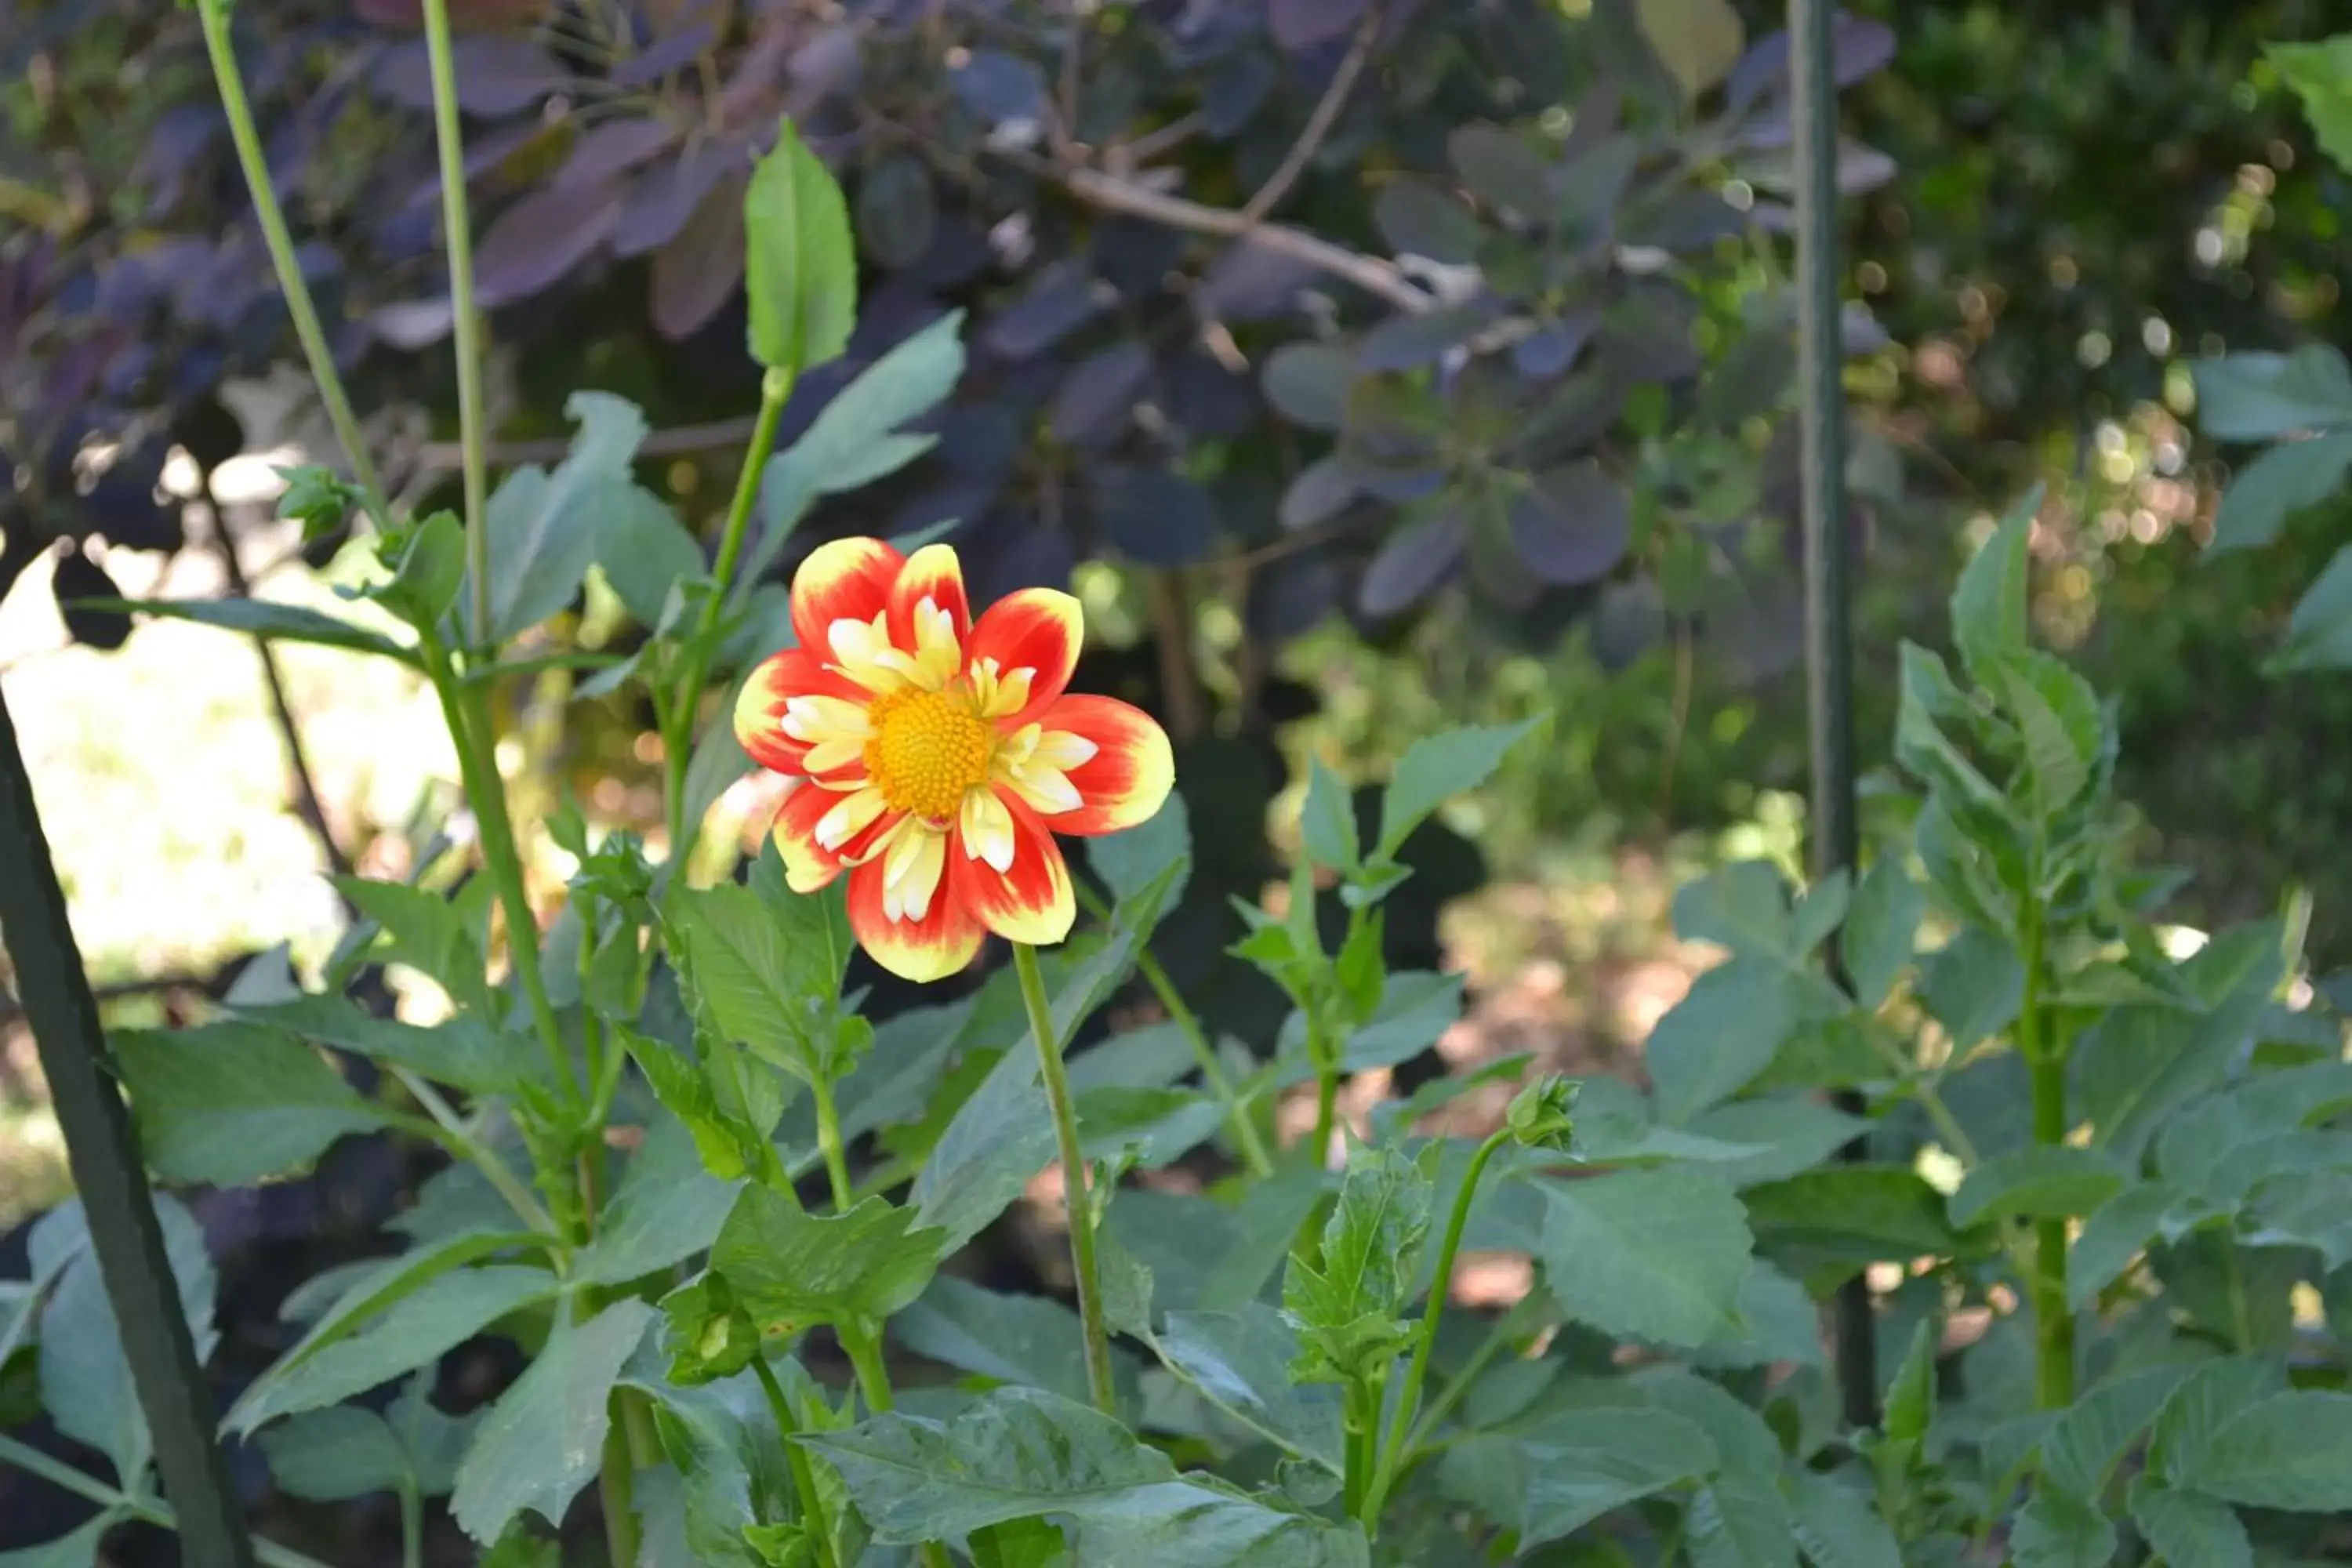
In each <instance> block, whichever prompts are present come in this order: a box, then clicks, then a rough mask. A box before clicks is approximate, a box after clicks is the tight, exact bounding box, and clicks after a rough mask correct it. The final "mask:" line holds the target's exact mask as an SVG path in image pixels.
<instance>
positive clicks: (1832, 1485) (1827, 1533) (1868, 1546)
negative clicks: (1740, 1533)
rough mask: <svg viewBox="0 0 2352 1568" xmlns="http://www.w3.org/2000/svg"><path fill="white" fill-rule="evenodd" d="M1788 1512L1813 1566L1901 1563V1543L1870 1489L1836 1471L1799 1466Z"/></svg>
mask: <svg viewBox="0 0 2352 1568" xmlns="http://www.w3.org/2000/svg"><path fill="white" fill-rule="evenodd" d="M1789 1518H1790V1525H1791V1526H1792V1528H1793V1533H1794V1534H1795V1535H1796V1538H1797V1544H1798V1545H1799V1546H1800V1547H1801V1548H1802V1549H1803V1551H1804V1553H1805V1555H1806V1556H1807V1557H1809V1558H1811V1560H1812V1562H1813V1565H1814V1568H1903V1549H1902V1547H1901V1546H1900V1545H1899V1544H1897V1543H1896V1542H1895V1532H1894V1531H1892V1530H1890V1529H1888V1528H1887V1525H1886V1521H1885V1520H1883V1519H1881V1518H1879V1517H1878V1512H1877V1510H1876V1509H1875V1508H1874V1506H1873V1504H1872V1500H1871V1498H1870V1497H1869V1495H1868V1494H1867V1493H1865V1492H1863V1491H1861V1490H1859V1489H1856V1488H1853V1487H1850V1486H1847V1485H1845V1484H1844V1483H1843V1482H1842V1481H1840V1480H1839V1479H1837V1478H1836V1477H1834V1476H1825V1475H1822V1473H1821V1472H1819V1471H1817V1470H1800V1471H1798V1472H1797V1475H1796V1478H1795V1479H1793V1480H1792V1481H1791V1482H1790V1486H1789Z"/></svg>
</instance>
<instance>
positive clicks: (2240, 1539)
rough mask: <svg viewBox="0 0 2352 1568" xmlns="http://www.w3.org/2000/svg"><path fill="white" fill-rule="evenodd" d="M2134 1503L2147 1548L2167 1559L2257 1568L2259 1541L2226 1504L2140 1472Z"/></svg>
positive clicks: (2202, 1567) (2209, 1567)
mask: <svg viewBox="0 0 2352 1568" xmlns="http://www.w3.org/2000/svg"><path fill="white" fill-rule="evenodd" d="M2129 1506H2130V1510H2131V1521H2132V1523H2133V1524H2135V1525H2137V1526H2138V1527H2139V1532H2140V1535H2141V1537H2142V1538H2143V1539H2144V1540H2146V1541H2147V1547H2148V1551H2149V1552H2152V1553H2154V1554H2155V1556H2157V1557H2158V1558H2161V1559H2162V1560H2163V1561H2165V1562H2167V1563H2180V1564H2183V1565H2184V1568H2185V1565H2187V1564H2189V1563H2194V1564H2196V1568H2254V1543H2253V1542H2252V1540H2251V1539H2250V1538H2249V1537H2248V1536H2247V1534H2246V1527H2245V1526H2244V1525H2243V1524H2241V1523H2240V1522H2239V1521H2238V1516H2237V1515H2236V1514H2234V1513H2232V1512H2231V1511H2230V1506H2229V1505H2228V1504H2227V1503H2223V1502H2217V1501H2215V1500H2213V1499H2211V1498H2209V1497H2203V1496H2200V1494H2198V1493H2196V1492H2184V1491H2176V1490H2174V1489H2172V1488H2170V1487H2168V1486H2165V1485H2162V1484H2161V1483H2159V1482H2158V1481H2157V1480H2155V1479H2153V1478H2151V1477H2148V1476H2140V1477H2138V1478H2137V1479H2134V1480H2133V1482H2132V1484H2131V1492H2130V1501H2129Z"/></svg>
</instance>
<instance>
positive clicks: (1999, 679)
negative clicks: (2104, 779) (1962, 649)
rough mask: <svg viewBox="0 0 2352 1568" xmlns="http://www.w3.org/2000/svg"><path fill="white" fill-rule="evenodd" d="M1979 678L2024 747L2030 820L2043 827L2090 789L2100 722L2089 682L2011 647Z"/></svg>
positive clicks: (2101, 728)
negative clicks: (2034, 818)
mask: <svg viewBox="0 0 2352 1568" xmlns="http://www.w3.org/2000/svg"><path fill="white" fill-rule="evenodd" d="M1979 679H1984V680H1985V681H1986V682H1987V683H1988V684H1989V685H1990V686H1992V687H1993V688H1994V689H1996V690H1998V691H1999V692H2000V701H2001V706H2002V707H2003V709H2005V710H2007V711H2008V713H2009V715H2010V717H2011V719H2012V720H2013V721H2015V722H2016V724H2017V731H2018V734H2019V736H2020V738H2021V740H2022V741H2023V742H2024V743H2025V776H2026V784H2027V788H2028V791H2029V795H2030V798H2031V800H2032V806H2033V811H2034V815H2035V816H2037V817H2038V818H2039V819H2040V820H2042V821H2043V822H2047V821H2049V820H2051V819H2052V818H2053V817H2055V816H2057V815H2058V814H2059V813H2060V812H2062V811H2063V810H2065V809H2066V807H2068V806H2069V805H2073V804H2074V800H2075V798H2076V797H2077V796H2079V795H2081V794H2082V793H2083V791H2084V789H2085V788H2086V787H2088V785H2089V784H2090V782H2091V779H2092V776H2093V774H2094V773H2095V771H2096V769H2097V765H2098V760H2099V751H2100V748H2101V747H2102V746H2103V745H2104V744H2105V719H2104V718H2103V716H2102V715H2101V713H2100V711H2099V699H2098V694H2097V693H2095V692H2094V691H2093V690H2092V689H2091V685H2090V682H2088V681H2086V680H2084V679H2083V678H2082V677H2081V676H2079V675H2077V674H2075V673H2074V671H2073V670H2071V669H2069V668H2066V666H2065V665H2064V664H2063V663H2061V662H2060V661H2058V660H2057V659H2054V658H2051V657H2050V656H2049V655H2048V654H2044V653H2037V652H2035V651H2034V650H2033V649H2032V648H2011V649H2010V650H2008V651H2007V652H2005V653H2002V654H2000V655H1998V656H1995V657H1992V658H1988V659H1986V660H1984V661H1983V663H1982V668H1980V670H1979Z"/></svg>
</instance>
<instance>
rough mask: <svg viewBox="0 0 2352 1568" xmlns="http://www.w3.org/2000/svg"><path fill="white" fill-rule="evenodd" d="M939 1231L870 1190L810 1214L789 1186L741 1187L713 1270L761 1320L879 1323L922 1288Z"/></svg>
mask: <svg viewBox="0 0 2352 1568" xmlns="http://www.w3.org/2000/svg"><path fill="white" fill-rule="evenodd" d="M940 1247H941V1237H940V1233H939V1232H937V1231H935V1230H928V1229H922V1228H919V1227H918V1226H917V1224H916V1219H915V1214H914V1211H913V1210H911V1209H905V1208H900V1207H898V1205H895V1204H893V1203H891V1202H890V1201H889V1200H888V1199H887V1198H880V1197H869V1198H866V1199H865V1200H863V1201H862V1202H860V1203H858V1204H856V1205H854V1206H852V1207H850V1208H849V1209H847V1210H845V1211H844V1212H843V1213H841V1214H837V1215H813V1214H810V1213H808V1212H807V1211H806V1210H804V1209H803V1208H801V1207H800V1206H799V1205H797V1204H795V1203H794V1202H793V1199H792V1198H791V1197H790V1196H788V1195H787V1194H782V1193H779V1192H776V1191H773V1190H772V1189H771V1188H768V1187H764V1186H747V1187H745V1188H743V1189H742V1190H741V1191H740V1192H739V1193H738V1194H736V1196H735V1206H734V1208H733V1209H732V1210H730V1212H729V1214H728V1215H727V1220H726V1223H725V1224H723V1225H721V1226H719V1237H718V1239H717V1240H716V1241H714V1242H712V1243H711V1247H710V1271H711V1272H712V1273H714V1274H717V1275H719V1276H720V1277H721V1278H723V1279H726V1281H727V1283H728V1285H729V1286H730V1288H731V1289H733V1290H734V1292H735V1294H736V1296H737V1298H738V1299H739V1300H741V1302H742V1303H743V1306H744V1307H745V1309H746V1310H749V1311H750V1312H751V1315H752V1317H753V1318H755V1319H757V1320H758V1321H760V1323H761V1327H762V1328H768V1329H772V1328H777V1327H783V1328H787V1329H790V1330H794V1331H797V1330H799V1329H803V1328H805V1327H807V1326H808V1325H809V1324H811V1323H817V1322H829V1323H837V1322H843V1321H849V1322H858V1321H873V1322H879V1321H882V1320H883V1319H885V1318H887V1317H888V1316H890V1314H891V1313H893V1312H896V1311H897V1310H898V1309H899V1308H901V1307H904V1306H905V1305H907V1304H908V1302H909V1301H912V1300H915V1298H917V1297H918V1296H920V1295H921V1294H922V1293H923V1287H924V1286H926V1285H928V1284H929V1282H930V1279H931V1272H932V1270H933V1269H934V1268H937V1267H938V1266H939V1260H940Z"/></svg>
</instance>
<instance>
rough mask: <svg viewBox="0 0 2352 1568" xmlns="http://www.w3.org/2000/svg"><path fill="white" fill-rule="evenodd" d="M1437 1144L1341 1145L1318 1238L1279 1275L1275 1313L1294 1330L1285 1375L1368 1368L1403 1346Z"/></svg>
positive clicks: (1331, 1378) (1343, 1378)
mask: <svg viewBox="0 0 2352 1568" xmlns="http://www.w3.org/2000/svg"><path fill="white" fill-rule="evenodd" d="M1442 1147H1443V1146H1442V1145H1441V1144H1437V1143H1432V1144H1430V1145H1429V1146H1428V1147H1427V1149H1426V1150H1425V1151H1424V1152H1423V1157H1422V1158H1421V1159H1419V1160H1412V1159H1407V1158H1406V1157H1405V1155H1404V1154H1403V1153H1402V1152H1401V1151H1399V1150H1397V1149H1394V1148H1381V1149H1369V1148H1364V1147H1358V1148H1356V1149H1354V1150H1352V1151H1350V1152H1349V1157H1348V1173H1347V1177H1346V1180H1345V1181H1344V1182H1343V1183H1342V1184H1341V1185H1340V1188H1339V1204H1338V1205H1337V1206H1336V1207H1335V1208H1333V1210H1332V1211H1331V1217H1330V1218H1329V1219H1328V1221H1326V1222H1325V1224H1324V1226H1323V1240H1322V1246H1321V1247H1320V1248H1318V1251H1317V1252H1316V1254H1315V1256H1314V1257H1313V1258H1308V1257H1307V1255H1306V1254H1305V1253H1304V1252H1294V1253H1293V1254H1292V1255H1291V1258H1290V1268H1289V1270H1288V1272H1287V1273H1286V1274H1285V1275H1284V1276H1283V1281H1282V1309H1283V1315H1284V1316H1285V1317H1286V1318H1287V1319H1288V1320H1289V1321H1290V1324H1291V1326H1292V1327H1293V1328H1294V1329H1296V1330H1297V1331H1298V1338H1299V1352H1298V1359H1297V1363H1296V1364H1295V1366H1294V1367H1293V1369H1292V1373H1293V1375H1294V1376H1295V1377H1297V1379H1298V1380H1299V1381H1300V1382H1302V1383H1313V1382H1326V1381H1328V1382H1334V1383H1346V1382H1349V1381H1352V1380H1354V1379H1357V1378H1360V1377H1365V1376H1369V1375H1371V1374H1372V1373H1375V1372H1377V1371H1378V1370H1380V1369H1381V1368H1384V1367H1385V1366H1386V1365H1387V1364H1388V1362H1389V1360H1390V1359H1391V1357H1393V1356H1394V1355H1395V1354H1396V1353H1397V1352H1398V1351H1399V1349H1400V1348H1401V1347H1402V1345H1403V1344H1404V1342H1405V1341H1406V1338H1407V1334H1406V1329H1405V1325H1404V1324H1403V1323H1402V1321H1399V1315H1400V1314H1401V1313H1402V1311H1403V1310H1404V1308H1405V1306H1406V1305H1407V1303H1408V1302H1409V1301H1410V1300H1411V1298H1412V1290H1413V1288H1414V1287H1415V1285H1416V1284H1417V1283H1418V1282H1419V1278H1420V1277H1419V1274H1418V1266H1419V1264H1420V1260H1421V1245H1422V1242H1423V1238H1424V1237H1427V1235H1428V1234H1429V1210H1430V1198H1431V1193H1430V1175H1431V1171H1432V1167H1433V1164H1434V1162H1435V1159H1436V1157H1437V1155H1438V1153H1439V1152H1441V1151H1442Z"/></svg>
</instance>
